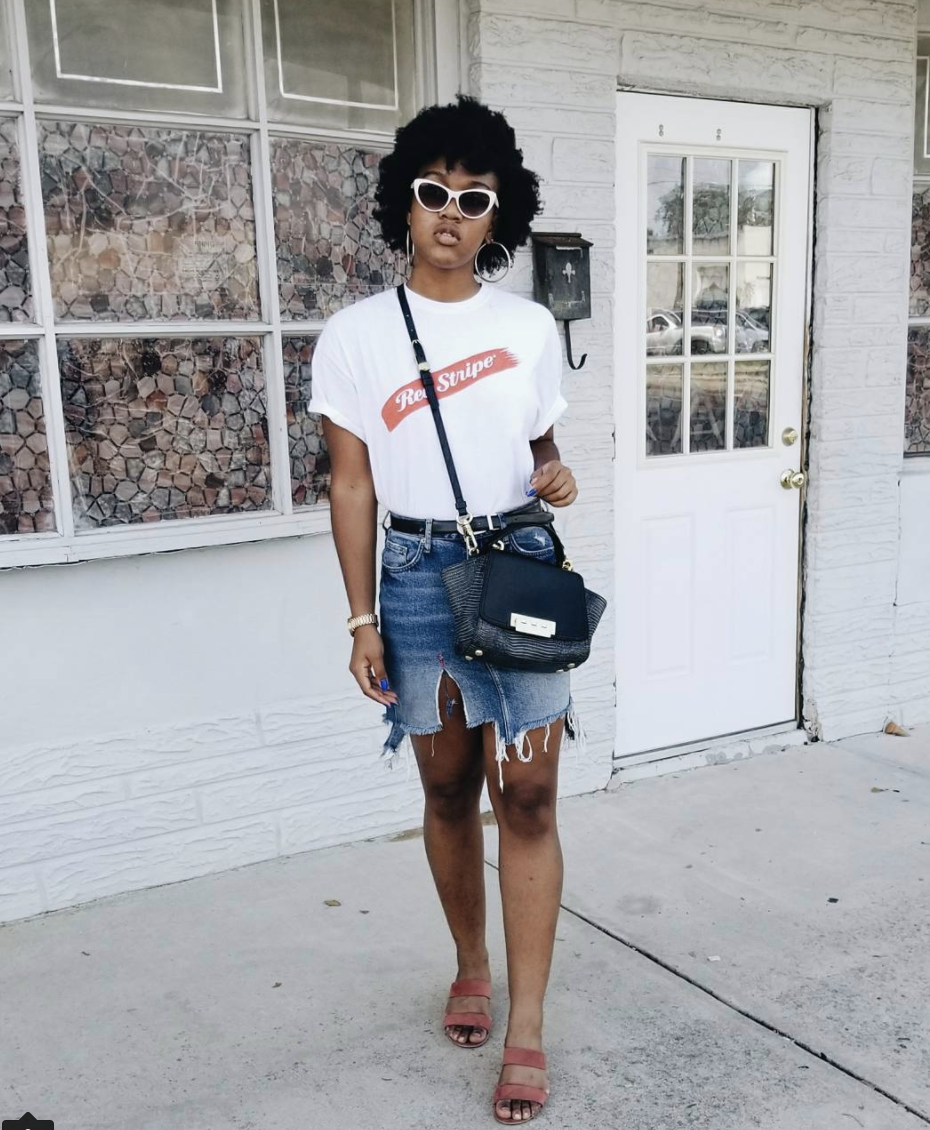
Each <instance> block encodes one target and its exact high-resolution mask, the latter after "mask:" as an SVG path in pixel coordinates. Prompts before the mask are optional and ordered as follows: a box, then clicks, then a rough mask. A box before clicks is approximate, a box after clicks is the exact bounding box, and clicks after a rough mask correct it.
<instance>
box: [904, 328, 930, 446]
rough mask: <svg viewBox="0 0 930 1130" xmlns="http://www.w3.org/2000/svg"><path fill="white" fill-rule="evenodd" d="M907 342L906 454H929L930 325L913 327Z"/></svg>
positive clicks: (909, 331)
mask: <svg viewBox="0 0 930 1130" xmlns="http://www.w3.org/2000/svg"><path fill="white" fill-rule="evenodd" d="M907 337H908V341H907V391H906V394H905V402H904V453H905V455H926V454H927V453H930V326H911V328H910V330H908V335H907Z"/></svg>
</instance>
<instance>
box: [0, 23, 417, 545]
mask: <svg viewBox="0 0 930 1130" xmlns="http://www.w3.org/2000/svg"><path fill="white" fill-rule="evenodd" d="M424 9H425V3H421V0H346V2H345V3H344V4H341V5H334V4H331V3H328V2H325V0H27V2H26V3H23V0H0V567H4V566H11V565H22V564H41V563H44V562H60V561H72V560H81V559H85V558H91V557H104V556H114V555H123V554H128V553H139V552H149V551H152V550H158V549H167V548H184V547H187V546H198V545H209V544H218V543H223V542H231V541H242V540H254V539H256V538H263V537H271V536H281V535H287V534H295V533H306V532H310V531H314V530H322V529H327V528H328V525H329V522H328V515H327V514H326V503H327V501H328V493H329V458H328V454H327V452H326V447H325V443H324V442H323V437H322V432H321V428H320V421H319V419H318V418H316V417H313V416H311V415H309V414H308V412H307V410H306V404H307V401H308V399H309V394H310V362H311V358H312V355H313V347H314V343H315V341H316V338H317V336H318V334H319V332H320V329H321V328H322V324H323V321H324V320H325V319H326V318H327V317H328V316H329V315H330V314H331V313H332V312H334V311H335V310H338V309H339V308H340V307H342V306H344V305H346V304H348V303H351V302H353V301H355V300H356V299H358V298H361V297H365V296H366V295H368V294H371V293H374V292H375V291H379V290H382V289H383V288H385V287H386V286H391V285H395V284H396V283H397V282H398V281H399V280H400V279H401V278H402V277H403V274H402V272H403V268H404V259H403V256H402V255H395V254H394V253H392V252H388V251H387V250H386V248H385V246H384V243H383V241H382V240H381V238H380V235H379V232H378V230H377V226H376V224H375V223H374V221H373V218H372V211H373V206H374V189H375V184H376V178H377V168H378V161H379V160H380V157H381V155H382V154H383V153H384V152H385V151H387V150H388V149H389V148H390V147H391V145H392V144H393V136H394V131H395V130H396V128H397V127H398V126H399V125H401V124H402V123H403V122H404V121H406V120H408V119H409V118H410V117H411V116H412V115H413V114H414V113H415V111H416V108H417V102H418V99H419V101H421V102H422V101H424V100H426V99H427V98H428V99H429V100H432V98H434V97H435V93H432V94H429V93H428V92H427V91H426V87H425V82H424V79H423V73H424V71H429V73H430V74H435V73H437V68H434V67H433V66H432V63H431V60H429V59H426V58H424V52H423V51H422V50H421V51H417V50H415V47H416V41H415V33H420V34H422V33H423V32H425V31H428V29H429V27H430V25H429V23H428V22H427V19H426V16H425V14H424ZM14 63H15V64H16V65H13V64H14ZM417 92H419V94H418V93H417Z"/></svg>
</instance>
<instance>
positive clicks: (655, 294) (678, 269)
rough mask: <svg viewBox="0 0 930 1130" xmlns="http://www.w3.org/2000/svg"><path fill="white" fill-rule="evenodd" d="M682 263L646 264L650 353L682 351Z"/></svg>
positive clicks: (647, 336) (647, 338)
mask: <svg viewBox="0 0 930 1130" xmlns="http://www.w3.org/2000/svg"><path fill="white" fill-rule="evenodd" d="M682 272H683V267H682V264H681V263H655V262H653V263H648V264H647V265H646V355H647V357H655V356H657V355H660V354H670V353H679V354H680V353H681V338H682V333H683V331H682V320H681V319H682V313H683V312H684V305H685V300H684V289H683V287H684V284H683V281H682V280H683V273H682Z"/></svg>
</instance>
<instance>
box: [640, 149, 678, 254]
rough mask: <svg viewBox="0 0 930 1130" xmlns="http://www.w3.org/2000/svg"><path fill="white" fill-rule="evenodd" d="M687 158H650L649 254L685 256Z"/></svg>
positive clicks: (647, 245)
mask: <svg viewBox="0 0 930 1130" xmlns="http://www.w3.org/2000/svg"><path fill="white" fill-rule="evenodd" d="M684 185H685V158H684V157H665V156H663V155H662V154H659V153H650V154H649V163H648V167H647V179H646V217H647V218H646V254H647V255H681V254H682V252H683V251H684V230H685V213H684V208H685V189H684Z"/></svg>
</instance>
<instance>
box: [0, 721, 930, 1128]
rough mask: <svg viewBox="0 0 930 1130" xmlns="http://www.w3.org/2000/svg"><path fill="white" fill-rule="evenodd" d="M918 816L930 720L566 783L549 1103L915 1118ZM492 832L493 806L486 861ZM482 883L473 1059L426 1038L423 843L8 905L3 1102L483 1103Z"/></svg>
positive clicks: (42, 1107) (673, 1123)
mask: <svg viewBox="0 0 930 1130" xmlns="http://www.w3.org/2000/svg"><path fill="white" fill-rule="evenodd" d="M928 813H930V732H923V733H918V734H914V735H912V736H911V737H909V738H889V737H885V736H873V737H869V738H859V739H852V740H847V741H845V742H840V743H837V744H834V745H814V746H809V747H806V748H801V749H795V750H790V751H785V752H781V753H777V754H771V755H762V756H759V757H756V758H753V759H751V760H748V761H744V762H737V763H732V764H728V765H722V766H716V767H712V768H703V769H699V770H692V771H689V772H683V773H680V774H676V775H674V776H669V777H660V778H656V779H648V780H640V781H636V782H634V783H631V784H626V785H624V786H622V787H621V788H619V789H617V790H616V791H611V792H607V793H603V792H602V793H597V794H593V795H591V796H587V797H579V798H574V799H571V800H566V801H563V802H561V806H560V814H561V815H560V824H561V827H562V834H563V842H564V846H565V856H566V868H567V870H566V884H565V897H564V904H565V907H566V909H565V911H564V912H563V914H562V918H561V922H560V926H559V930H558V941H557V944H556V956H555V965H554V971H553V981H552V987H551V991H550V996H549V1003H548V1028H547V1051H548V1053H549V1057H550V1065H551V1080H552V1098H551V1100H550V1102H549V1105H548V1107H547V1109H546V1112H545V1114H544V1116H543V1117H542V1118H541V1119H540V1120H539V1121H538V1122H537V1123H536V1125H538V1126H540V1127H541V1128H542V1127H549V1128H550V1130H562V1128H568V1127H577V1126H589V1125H590V1126H595V1125H597V1126H598V1127H606V1128H611V1130H613V1128H617V1130H619V1128H621V1127H622V1128H623V1130H672V1128H677V1127H700V1128H706V1130H749V1128H750V1127H761V1128H764V1130H844V1128H849V1130H854V1128H855V1127H864V1128H869V1130H919V1128H920V1127H924V1128H926V1127H927V1125H928V1123H930V1010H928V991H930V915H928V909H930V906H928V904H930V898H928V896H930V816H928ZM495 846H496V845H495V833H494V829H493V828H489V829H488V858H489V861H491V863H492V864H493V860H494V857H495ZM488 878H489V880H490V882H489V896H490V897H489V903H490V911H491V923H492V929H491V939H490V941H491V946H492V953H493V970H494V976H495V1001H494V1012H495V1014H496V1017H497V1018H498V1021H499V1022H500V1025H501V1026H500V1028H499V1029H498V1030H496V1031H495V1034H494V1036H493V1037H492V1039H491V1041H490V1043H489V1044H488V1045H487V1046H486V1047H485V1048H483V1049H480V1050H478V1051H472V1052H463V1051H460V1050H458V1049H456V1048H454V1047H453V1046H452V1045H451V1044H450V1043H449V1042H448V1041H447V1040H445V1039H444V1038H443V1037H442V1035H441V1032H440V1031H439V1019H440V1016H441V1012H442V1007H443V1004H444V1000H445V992H446V991H447V988H448V983H449V981H450V980H451V977H452V974H453V972H454V969H453V965H452V951H451V946H450V943H449V941H448V936H447V933H446V929H445V925H444V922H443V919H442V915H441V912H440V909H439V906H438V903H437V901H436V899H435V895H434V893H433V889H432V885H431V881H430V878H429V873H428V870H427V867H426V862H425V859H424V857H423V846H422V843H421V841H420V839H419V838H418V837H415V836H410V837H401V838H398V839H395V840H389V841H378V842H366V843H362V844H356V845H352V846H349V847H344V848H334V849H330V850H326V851H318V852H309V853H306V854H304V855H300V856H295V857H292V858H290V859H285V860H276V861H272V862H269V863H261V864H256V865H254V866H251V867H245V868H241V869H239V870H237V871H231V872H226V873H224V874H221V875H214V876H208V877H206V878H200V879H194V880H191V881H189V882H184V883H178V884H175V885H172V886H168V887H162V888H158V889H155V890H150V891H143V892H137V893H133V894H129V895H121V896H117V897H114V898H110V899H106V900H102V901H100V902H98V903H95V904H92V905H89V906H87V907H84V908H82V909H76V910H68V911H61V912H57V913H54V914H51V915H47V916H45V917H43V918H37V919H33V920H30V921H25V922H20V923H14V924H12V925H10V926H7V927H3V928H0V1002H2V1004H0V1119H6V1118H18V1117H19V1116H20V1115H22V1114H23V1113H24V1112H25V1111H26V1110H30V1111H31V1112H32V1113H33V1114H34V1115H35V1116H36V1117H37V1118H44V1119H52V1120H54V1124H55V1128H56V1130H111V1128H112V1130H117V1128H118V1130H127V1128H132V1130H169V1128H170V1130H182V1128H183V1130H253V1128H254V1130H257V1128H259V1127H267V1126H272V1125H273V1126H276V1127H278V1128H280V1130H330V1128H335V1127H347V1126H351V1127H370V1128H372V1130H381V1128H384V1130H394V1128H397V1130H420V1128H426V1127H429V1128H430V1130H434V1128H435V1127H445V1126H454V1127H460V1126H466V1127H473V1126H475V1127H480V1126H493V1125H496V1124H495V1123H494V1122H493V1119H492V1117H491V1092H492V1089H493V1086H494V1083H495V1080H496V1075H497V1070H498V1066H499V1062H500V1060H499V1057H500V1048H501V1043H502V1028H503V1019H504V1016H505V1008H506V991H505V990H506V981H505V977H504V962H503V945H502V939H501V930H500V925H499V923H500V907H499V903H498V900H497V892H496V882H495V879H496V876H495V873H494V871H493V869H491V867H489V872H488ZM332 899H336V900H338V901H339V904H340V905H338V906H327V905H326V900H332ZM832 900H835V901H832ZM711 958H713V959H715V960H711ZM717 959H719V960H717Z"/></svg>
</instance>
